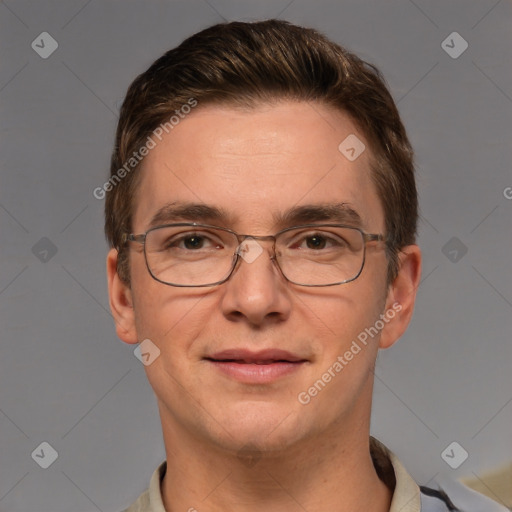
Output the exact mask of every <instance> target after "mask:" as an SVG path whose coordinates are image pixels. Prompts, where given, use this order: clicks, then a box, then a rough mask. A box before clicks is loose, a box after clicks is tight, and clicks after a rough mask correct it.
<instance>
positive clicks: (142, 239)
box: [123, 222, 386, 288]
mask: <svg viewBox="0 0 512 512" xmlns="http://www.w3.org/2000/svg"><path fill="white" fill-rule="evenodd" d="M167 227H191V228H209V229H217V230H219V231H225V232H226V233H230V234H232V235H234V236H235V237H236V239H237V240H238V247H237V249H236V251H235V252H234V253H233V262H232V264H231V270H230V271H229V273H228V275H227V276H226V277H225V278H224V279H221V280H220V281H216V282H215V283H208V284H174V283H168V282H167V281H162V280H161V279H159V278H158V277H156V276H155V275H154V274H153V272H152V271H151V268H150V267H149V264H148V256H147V253H146V238H147V236H148V234H149V233H151V232H152V231H155V230H158V229H162V228H167ZM304 228H318V229H320V228H348V229H353V230H355V231H359V233H361V236H362V239H363V261H362V263H361V268H360V269H359V272H358V273H357V274H356V275H355V276H354V277H353V278H351V279H346V280H345V281H340V282H337V283H329V284H303V283H298V282H296V281H292V280H291V279H288V277H287V276H286V275H285V274H284V272H283V269H282V268H281V265H280V264H279V260H278V258H277V254H276V242H277V237H279V236H280V235H282V234H283V233H286V232H288V231H292V230H294V229H304ZM123 238H124V242H135V243H138V244H141V245H142V246H143V251H144V260H145V262H146V268H147V269H148V272H149V274H150V276H151V277H152V278H153V279H154V280H155V281H158V282H159V283H162V284H165V285H167V286H174V287H177V288H207V287H208V288H210V287H213V286H218V285H220V284H223V283H225V282H226V281H228V280H229V279H230V277H231V276H232V275H233V274H234V272H235V270H236V268H237V267H238V266H239V265H240V260H241V259H242V258H241V254H240V246H241V244H242V243H243V242H244V241H245V240H247V239H248V238H251V239H253V240H273V244H272V253H271V256H270V259H271V260H272V261H273V262H274V264H275V265H276V266H277V268H278V269H279V272H280V273H281V275H282V276H283V277H284V279H285V280H286V281H288V282H289V283H292V284H294V285H297V286H305V287H308V288H318V287H325V286H338V285H341V284H346V283H350V282H352V281H355V280H356V279H357V278H358V277H359V276H360V275H361V272H362V271H363V268H364V264H365V262H366V245H367V244H368V242H385V241H386V237H385V235H383V234H378V233H366V232H365V231H363V230H362V229H361V228H358V227H355V226H349V225H346V224H301V225H299V226H291V227H289V228H285V229H282V230H281V231H278V232H277V233H275V234H273V235H245V234H239V233H237V232H236V231H233V230H232V229H229V228H224V227H221V226H214V225H211V224H199V223H197V222H177V223H172V224H162V225H159V226H154V227H152V228H150V229H148V230H147V231H146V232H145V233H140V234H138V235H136V234H134V233H129V234H125V235H124V237H123Z"/></svg>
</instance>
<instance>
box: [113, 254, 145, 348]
mask: <svg viewBox="0 0 512 512" xmlns="http://www.w3.org/2000/svg"><path fill="white" fill-rule="evenodd" d="M117 256H118V252H117V250H116V249H110V251H109V253H108V255H107V280H108V296H109V303H110V310H111V311H112V316H113V317H114V321H115V323H116V332H117V336H118V337H119V338H120V339H121V340H123V341H124V342H125V343H138V339H137V331H136V329H135V314H134V309H133V300H132V292H131V289H130V287H129V286H128V285H127V284H126V283H125V282H124V281H122V280H121V278H120V277H119V274H118V273H117Z"/></svg>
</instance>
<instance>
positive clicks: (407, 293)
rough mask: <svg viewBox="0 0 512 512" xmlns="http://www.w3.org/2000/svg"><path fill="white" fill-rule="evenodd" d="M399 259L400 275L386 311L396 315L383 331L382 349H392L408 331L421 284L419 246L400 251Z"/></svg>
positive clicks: (409, 246)
mask: <svg viewBox="0 0 512 512" xmlns="http://www.w3.org/2000/svg"><path fill="white" fill-rule="evenodd" d="M398 257H399V263H398V264H399V268H398V275H397V276H396V278H395V280H394V281H393V282H392V283H391V284H390V286H389V290H388V294H387V298H386V309H385V311H389V313H388V317H391V312H394V313H395V314H394V316H393V317H392V318H391V319H390V321H389V323H387V324H386V327H385V328H384V329H383V330H382V334H381V337H380V341H379V347H380V348H389V347H391V346H392V345H393V344H394V343H395V342H396V341H397V340H398V339H399V338H400V336H402V334H403V333H404V332H405V330H406V329H407V326H408V325H409V322H410V321H411V317H412V313H413V311H414V303H415V302H416V292H417V290H418V286H419V284H420V277H421V251H420V248H419V247H418V246H417V245H408V246H406V247H404V248H403V249H402V250H401V251H400V254H399V256H398Z"/></svg>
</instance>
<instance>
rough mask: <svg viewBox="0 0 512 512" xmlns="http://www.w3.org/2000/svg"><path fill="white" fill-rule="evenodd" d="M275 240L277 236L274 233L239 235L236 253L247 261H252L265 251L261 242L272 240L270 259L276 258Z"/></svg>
mask: <svg viewBox="0 0 512 512" xmlns="http://www.w3.org/2000/svg"><path fill="white" fill-rule="evenodd" d="M275 241H276V238H275V236H273V235H238V247H237V249H236V254H237V255H238V256H240V257H241V258H242V259H243V260H245V261H246V262H247V263H252V262H253V261H255V260H256V258H258V256H260V255H261V254H262V253H263V251H264V248H263V246H262V243H261V242H272V245H271V247H270V249H271V254H270V259H274V257H275V254H274V252H275V250H274V249H275Z"/></svg>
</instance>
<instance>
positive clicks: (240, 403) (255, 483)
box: [105, 20, 500, 512]
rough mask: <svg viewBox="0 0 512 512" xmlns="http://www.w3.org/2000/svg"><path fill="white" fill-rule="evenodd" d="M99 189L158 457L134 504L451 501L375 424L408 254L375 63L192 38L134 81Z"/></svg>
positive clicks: (416, 255) (405, 295) (406, 283)
mask: <svg viewBox="0 0 512 512" xmlns="http://www.w3.org/2000/svg"><path fill="white" fill-rule="evenodd" d="M105 188H106V190H107V192H108V194H107V201H106V234H107V238H108V240H109V242H110V244H111V247H112V249H111V250H110V252H109V254H108V259H107V272H108V284H109V295H110V306H111V309H112V312H113V315H114V318H115V322H116V329H117V334H118V336H119V337H120V338H121V339H122V340H123V341H125V342H127V343H139V342H142V343H141V347H144V348H143V350H142V352H143V353H144V354H145V356H144V357H145V358H146V361H145V362H146V366H145V368H146V372H147V377H148V379H149V382H150V383H151V386H152V387H153V389H154V391H155V394H156V396H157V400H158V406H159V411H160V416H161V421H162V428H163V436H164V442H165V448H166V455H167V457H166V458H167V460H166V462H164V463H163V464H162V465H161V466H160V468H158V469H157V471H156V472H155V474H154V475H153V478H152V480H151V483H150V488H149V490H148V491H146V492H145V493H144V494H143V495H142V496H141V497H140V498H139V499H138V500H137V502H136V503H135V504H133V505H132V507H130V508H129V509H128V511H129V512H142V511H145V512H164V511H167V512H175V511H195V510H197V511H199V512H201V511H209V512H216V511H242V512H249V511H256V510H257V511H261V510H265V511H267V512H274V511H280V512H281V511H304V510H306V511H309V512H315V511H326V510H333V511H338V512H348V511H351V512H354V511H369V510H371V511H374V512H385V511H391V512H399V511H401V512H405V511H419V510H421V511H445V510H457V507H456V505H457V502H456V500H455V497H452V496H447V494H446V493H445V492H443V491H442V490H433V489H426V488H422V490H421V492H420V488H419V487H418V486H417V484H416V483H415V482H414V481H413V480H412V478H411V477H410V476H409V475H408V474H407V472H406V470H405V469H404V468H403V466H402V465H401V464H400V462H399V461H398V460H397V458H396V457H395V456H394V455H393V454H392V453H391V452H389V451H388V450H387V449H386V448H385V447H384V446H383V445H382V444H380V443H379V442H378V441H377V440H375V439H371V438H370V436H369V426H370V411H371V399H372V387H373V368H374V365H375V360H376V357H377V352H378V349H379V348H382V349H383V348H387V347H389V346H391V345H392V344H393V343H394V342H395V341H396V340H397V339H398V338H399V337H400V336H401V335H402V334H403V332H404V331H405V329H406V327H407V325H408V323H409V321H410V318H411V315H412V312H413V307H414V301H415V296H416V290H417V287H418V284H419V280H420V266H421V256H420V250H419V248H418V246H417V245H415V233H416V222H417V195H416V186H415V181H414V172H413V163H412V150H411V147H410V144H409V141H408V139H407V136H406V133H405V130H404V128H403V125H402V123H401V120H400V117H399V115H398V112H397V109H396V107H395V105H394V102H393V100H392V98H391V95H390V94H389V92H388V91H387V89H386V86H385V85H384V82H383V80H382V79H381V77H380V75H379V73H378V71H377V70H376V69H375V68H373V67H372V66H370V65H368V64H366V63H364V62H363V61H361V60H360V59H358V58H357V57H356V56H354V55H352V54H350V53H349V52H347V51H346V50H344V49H342V48H341V47H339V46H338V45H336V44H334V43H332V42H330V41H329V40H328V39H326V38H325V37H324V36H322V35H321V34H319V33H317V32H316V31H314V30H310V29H304V28H301V27H296V26H293V25H291V24H288V23H286V22H282V21H277V20H270V21H266V22H260V23H253V24H247V23H229V24H223V25H217V26H214V27H211V28H209V29H207V30H204V31H202V32H200V33H198V34H196V35H194V36H192V37H191V38H189V39H187V40H186V41H185V42H183V43H182V44H181V45H180V46H179V47H178V48H176V49H174V50H171V51H169V52H168V53H166V54H165V55H164V56H162V57H161V58H160V59H158V60H157V61H156V62H155V63H154V64H153V65H152V66H151V67H150V68H149V69H148V70H147V71H146V72H145V73H143V74H142V75H140V76H139V77H138V78H137V79H136V80H135V81H134V82H133V84H132V85H131V87H130V88H129V90H128V93H127V96H126V99H125V101H124V104H123V107H122V109H121V116H120V120H119V125H118V130H117V136H116V145H115V150H114V153H113V157H112V163H111V177H110V180H109V182H108V183H107V184H106V187H105ZM468 492H469V491H468ZM475 500H476V501H475V507H476V508H475V510H484V509H485V510H500V507H497V508H493V507H494V504H492V503H491V502H489V501H485V502H484V503H485V505H483V507H484V508H482V501H480V500H481V498H480V497H478V498H475Z"/></svg>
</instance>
